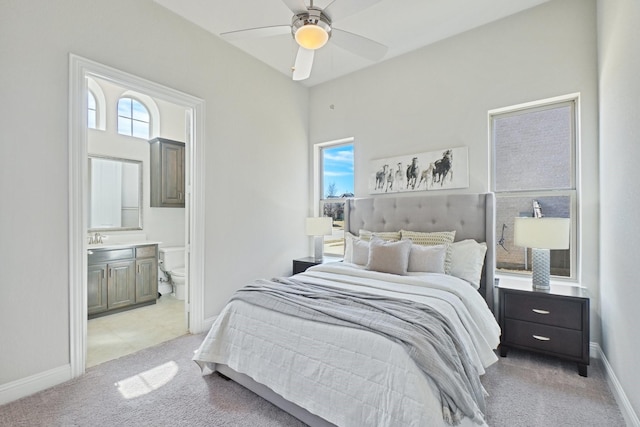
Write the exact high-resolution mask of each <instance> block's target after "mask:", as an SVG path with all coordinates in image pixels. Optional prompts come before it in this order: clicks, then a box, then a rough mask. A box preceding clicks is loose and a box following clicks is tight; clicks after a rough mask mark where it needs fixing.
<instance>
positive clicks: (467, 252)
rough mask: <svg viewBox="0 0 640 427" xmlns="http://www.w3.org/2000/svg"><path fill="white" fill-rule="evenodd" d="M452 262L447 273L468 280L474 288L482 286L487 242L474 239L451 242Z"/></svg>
mask: <svg viewBox="0 0 640 427" xmlns="http://www.w3.org/2000/svg"><path fill="white" fill-rule="evenodd" d="M450 247H451V264H450V267H449V270H448V271H447V272H446V273H447V274H449V275H451V276H455V277H459V278H460V279H463V280H466V281H467V282H469V283H470V284H471V285H472V286H473V287H474V288H476V289H479V288H480V277H481V276H482V266H483V265H484V255H485V253H486V252H487V244H486V243H484V242H482V243H478V242H476V241H475V240H473V239H467V240H462V241H459V242H454V243H451V245H450Z"/></svg>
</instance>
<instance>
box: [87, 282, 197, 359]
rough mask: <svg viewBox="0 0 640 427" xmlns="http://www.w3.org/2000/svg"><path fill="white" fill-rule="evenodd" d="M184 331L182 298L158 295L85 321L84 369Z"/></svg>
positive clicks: (152, 344)
mask: <svg viewBox="0 0 640 427" xmlns="http://www.w3.org/2000/svg"><path fill="white" fill-rule="evenodd" d="M186 333H187V325H186V320H185V314H184V301H182V300H179V299H176V298H175V297H173V296H172V295H171V294H165V295H162V297H161V298H159V299H158V301H157V303H156V304H154V305H148V306H145V307H140V308H136V309H134V310H129V311H124V312H122V313H116V314H111V315H108V316H104V317H98V318H96V319H90V320H89V321H88V323H87V368H89V367H91V366H95V365H99V364H100V363H103V362H106V361H108V360H113V359H117V358H119V357H122V356H125V355H127V354H131V353H135V352H136V351H139V350H142V349H143V348H147V347H151V346H154V345H156V344H160V343H162V342H165V341H169V340H171V339H173V338H176V337H179V336H181V335H184V334H186Z"/></svg>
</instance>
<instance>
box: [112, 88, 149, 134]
mask: <svg viewBox="0 0 640 427" xmlns="http://www.w3.org/2000/svg"><path fill="white" fill-rule="evenodd" d="M118 133H119V134H121V135H128V136H135V137H137V138H144V139H149V110H147V108H146V107H145V106H144V105H143V104H142V103H141V102H139V101H137V100H135V99H133V98H128V97H124V98H120V99H119V100H118Z"/></svg>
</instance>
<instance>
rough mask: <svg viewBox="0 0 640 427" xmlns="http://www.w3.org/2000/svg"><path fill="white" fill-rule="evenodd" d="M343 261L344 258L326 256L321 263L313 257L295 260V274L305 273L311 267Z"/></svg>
mask: <svg viewBox="0 0 640 427" xmlns="http://www.w3.org/2000/svg"><path fill="white" fill-rule="evenodd" d="M339 261H342V258H339V257H333V256H325V257H323V258H322V260H320V261H316V259H315V258H314V257H312V256H308V257H306V258H298V259H294V260H293V274H298V273H303V272H305V271H306V270H307V268H309V267H313V266H314V265H318V264H324V263H325V262H339Z"/></svg>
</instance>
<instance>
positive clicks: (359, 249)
mask: <svg viewBox="0 0 640 427" xmlns="http://www.w3.org/2000/svg"><path fill="white" fill-rule="evenodd" d="M344 241H345V248H344V261H345V262H350V263H353V264H358V265H366V264H367V261H368V260H369V242H367V241H364V240H362V239H359V238H357V237H356V236H354V235H353V234H351V233H349V232H346V233H344Z"/></svg>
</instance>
